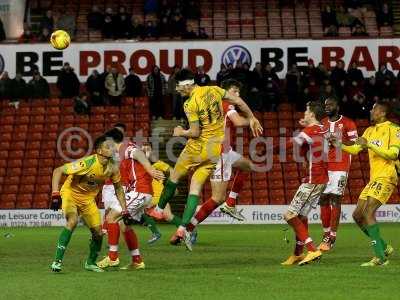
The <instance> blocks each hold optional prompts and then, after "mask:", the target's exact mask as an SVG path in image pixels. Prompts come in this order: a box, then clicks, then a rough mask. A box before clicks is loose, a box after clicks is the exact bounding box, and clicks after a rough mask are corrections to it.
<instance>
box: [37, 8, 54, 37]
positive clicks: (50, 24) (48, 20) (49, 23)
mask: <svg viewBox="0 0 400 300" xmlns="http://www.w3.org/2000/svg"><path fill="white" fill-rule="evenodd" d="M43 28H47V29H48V30H49V32H53V29H54V16H53V11H52V10H50V9H49V10H47V11H46V14H45V15H44V16H43V18H42V20H41V21H40V31H42V30H43Z"/></svg>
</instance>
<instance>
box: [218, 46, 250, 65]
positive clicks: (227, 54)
mask: <svg viewBox="0 0 400 300" xmlns="http://www.w3.org/2000/svg"><path fill="white" fill-rule="evenodd" d="M239 60H240V61H241V62H242V64H244V63H248V64H249V66H251V54H250V52H249V50H247V49H246V48H245V47H242V46H231V47H229V48H228V49H226V50H225V51H224V53H223V54H222V59H221V63H223V64H224V65H225V66H228V65H229V64H232V65H233V67H235V66H236V62H237V61H239Z"/></svg>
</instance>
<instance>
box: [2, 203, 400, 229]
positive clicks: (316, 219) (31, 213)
mask: <svg viewBox="0 0 400 300" xmlns="http://www.w3.org/2000/svg"><path fill="white" fill-rule="evenodd" d="M237 207H238V209H239V211H241V212H242V214H243V215H244V216H245V217H246V221H244V222H239V221H236V220H234V219H232V218H231V217H229V216H228V215H225V214H223V213H221V212H220V210H219V208H217V209H216V210H214V212H213V213H212V214H211V215H210V216H209V217H208V218H207V219H206V220H205V221H204V222H203V223H202V224H286V222H285V221H284V219H283V213H284V212H285V211H286V209H287V205H238V206H237ZM355 207H356V206H355V205H342V214H341V220H340V222H341V223H353V219H352V216H351V215H352V213H353V211H354V209H355ZM101 213H102V214H103V213H104V210H101ZM376 217H377V220H378V222H400V205H397V204H387V205H383V206H382V207H381V208H380V209H379V210H378V211H377V214H376ZM309 222H310V223H320V214H319V207H317V208H314V209H313V210H312V211H311V212H310V214H309ZM64 224H65V221H64V217H63V215H62V213H61V212H53V211H51V210H48V209H10V210H0V227H43V226H64ZM80 224H81V225H82V224H83V223H82V222H80Z"/></svg>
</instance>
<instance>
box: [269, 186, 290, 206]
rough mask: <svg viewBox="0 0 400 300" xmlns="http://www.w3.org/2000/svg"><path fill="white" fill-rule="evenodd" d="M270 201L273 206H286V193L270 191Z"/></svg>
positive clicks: (280, 190)
mask: <svg viewBox="0 0 400 300" xmlns="http://www.w3.org/2000/svg"><path fill="white" fill-rule="evenodd" d="M269 199H270V203H271V204H276V205H283V204H286V198H285V192H284V191H283V190H282V189H279V190H269Z"/></svg>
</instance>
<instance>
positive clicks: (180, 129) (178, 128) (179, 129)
mask: <svg viewBox="0 0 400 300" xmlns="http://www.w3.org/2000/svg"><path fill="white" fill-rule="evenodd" d="M183 130H184V129H183V127H182V126H176V127H175V128H174V133H173V136H181V135H182V132H183Z"/></svg>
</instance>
